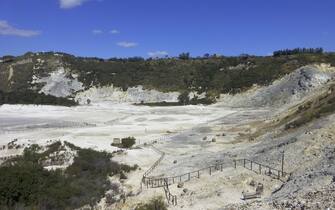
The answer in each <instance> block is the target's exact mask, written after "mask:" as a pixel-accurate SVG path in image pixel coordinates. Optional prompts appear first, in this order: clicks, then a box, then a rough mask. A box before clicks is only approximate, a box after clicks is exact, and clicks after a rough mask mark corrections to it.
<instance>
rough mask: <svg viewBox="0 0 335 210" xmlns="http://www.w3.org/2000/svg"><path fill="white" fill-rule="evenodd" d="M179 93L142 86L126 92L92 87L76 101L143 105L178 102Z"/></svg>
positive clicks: (76, 98) (78, 94)
mask: <svg viewBox="0 0 335 210" xmlns="http://www.w3.org/2000/svg"><path fill="white" fill-rule="evenodd" d="M179 95H180V93H179V92H167V93H163V92H160V91H157V90H146V89H144V88H143V87H142V86H137V87H130V88H128V89H127V90H126V91H123V90H122V89H121V88H118V87H114V86H106V87H92V88H90V89H88V90H86V91H83V92H79V93H77V94H76V96H75V100H76V101H78V102H79V103H80V104H85V103H87V102H88V101H90V102H92V103H96V102H106V101H107V102H113V103H141V102H145V103H148V102H162V101H166V102H177V101H178V96H179Z"/></svg>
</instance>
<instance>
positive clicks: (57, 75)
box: [32, 67, 84, 97]
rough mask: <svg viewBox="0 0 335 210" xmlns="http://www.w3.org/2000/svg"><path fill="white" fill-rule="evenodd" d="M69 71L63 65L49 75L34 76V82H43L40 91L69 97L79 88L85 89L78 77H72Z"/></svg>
mask: <svg viewBox="0 0 335 210" xmlns="http://www.w3.org/2000/svg"><path fill="white" fill-rule="evenodd" d="M67 75H68V72H66V70H65V69H64V68H63V67H59V68H58V69H57V70H56V71H53V72H51V73H50V74H49V76H47V77H42V78H38V77H36V76H33V81H32V84H35V83H42V84H44V86H43V87H42V89H41V90H40V93H44V94H46V95H52V96H56V97H69V96H72V95H73V94H74V93H76V92H77V91H79V90H83V89H84V86H83V84H82V83H81V82H79V81H78V79H77V78H76V77H74V78H73V79H70V78H68V77H67Z"/></svg>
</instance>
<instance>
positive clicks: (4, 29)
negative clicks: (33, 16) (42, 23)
mask: <svg viewBox="0 0 335 210" xmlns="http://www.w3.org/2000/svg"><path fill="white" fill-rule="evenodd" d="M39 34H41V32H40V31H35V30H27V29H19V28H15V27H14V26H11V25H10V24H9V23H8V22H7V21H5V20H0V35H7V36H21V37H32V36H37V35H39Z"/></svg>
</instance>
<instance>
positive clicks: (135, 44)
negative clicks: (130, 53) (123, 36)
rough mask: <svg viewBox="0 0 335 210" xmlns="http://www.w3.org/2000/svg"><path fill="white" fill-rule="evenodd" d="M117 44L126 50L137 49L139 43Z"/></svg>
mask: <svg viewBox="0 0 335 210" xmlns="http://www.w3.org/2000/svg"><path fill="white" fill-rule="evenodd" d="M116 44H117V45H118V46H120V47H124V48H131V47H136V46H137V45H138V43H136V42H118V43H116Z"/></svg>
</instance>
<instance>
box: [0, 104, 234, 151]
mask: <svg viewBox="0 0 335 210" xmlns="http://www.w3.org/2000/svg"><path fill="white" fill-rule="evenodd" d="M233 112H235V111H233V110H231V109H223V108H219V107H214V106H183V107H147V106H134V105H130V104H111V103H100V104H94V105H89V106H79V107H74V108H67V107H57V106H35V105H3V106H1V107H0V145H1V144H6V143H8V142H10V141H12V140H13V139H18V143H25V142H28V140H30V141H29V142H31V143H39V144H44V143H45V142H46V141H47V140H58V139H60V140H66V141H69V142H72V143H74V144H76V145H78V146H81V147H90V148H94V149H99V150H107V151H113V150H115V149H116V148H115V147H112V146H110V144H111V143H112V140H113V138H123V137H127V136H134V137H135V138H136V139H137V143H138V144H143V143H145V142H146V141H149V140H150V141H151V140H154V139H156V138H158V137H161V136H163V135H172V134H173V132H178V131H181V130H185V129H188V128H191V127H193V126H194V125H195V124H202V123H206V122H207V121H212V120H215V119H218V118H222V117H224V116H226V115H227V114H230V113H233Z"/></svg>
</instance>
